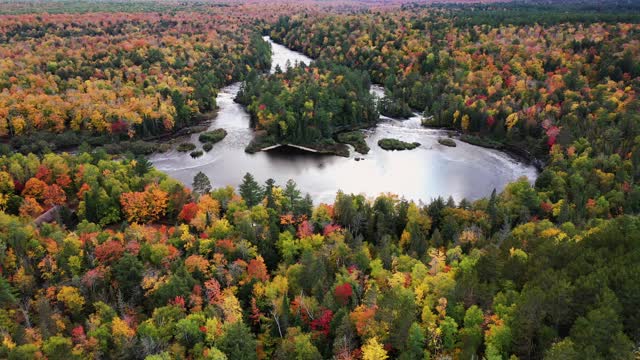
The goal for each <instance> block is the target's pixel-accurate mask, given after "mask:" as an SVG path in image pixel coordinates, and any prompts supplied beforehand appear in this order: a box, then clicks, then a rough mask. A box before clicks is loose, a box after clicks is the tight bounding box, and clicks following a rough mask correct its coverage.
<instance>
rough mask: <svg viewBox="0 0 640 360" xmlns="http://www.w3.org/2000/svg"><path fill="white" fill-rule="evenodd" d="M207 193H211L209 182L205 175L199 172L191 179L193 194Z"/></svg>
mask: <svg viewBox="0 0 640 360" xmlns="http://www.w3.org/2000/svg"><path fill="white" fill-rule="evenodd" d="M209 191H211V181H210V180H209V177H207V175H205V174H204V173H203V172H202V171H199V172H198V173H197V174H196V176H194V177H193V192H195V193H198V194H200V195H202V194H206V193H208V192H209Z"/></svg>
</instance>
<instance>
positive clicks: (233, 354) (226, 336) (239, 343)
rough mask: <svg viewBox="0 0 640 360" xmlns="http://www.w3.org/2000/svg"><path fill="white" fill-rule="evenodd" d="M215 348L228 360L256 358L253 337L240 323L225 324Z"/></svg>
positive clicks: (252, 359)
mask: <svg viewBox="0 0 640 360" xmlns="http://www.w3.org/2000/svg"><path fill="white" fill-rule="evenodd" d="M216 347H217V348H218V349H220V351H222V352H223V353H225V355H227V358H229V359H237V360H255V359H257V358H258V356H257V355H256V340H255V337H254V336H253V334H252V333H251V332H250V331H249V328H248V327H247V326H246V325H245V324H244V323H243V322H242V321H236V322H234V323H231V324H225V326H224V327H223V334H222V336H220V337H219V338H217V339H216Z"/></svg>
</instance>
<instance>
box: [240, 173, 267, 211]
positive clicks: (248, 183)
mask: <svg viewBox="0 0 640 360" xmlns="http://www.w3.org/2000/svg"><path fill="white" fill-rule="evenodd" d="M238 191H239V193H240V196H242V198H243V199H244V201H245V202H246V203H247V206H248V207H253V206H255V205H258V203H260V201H261V200H262V199H263V197H264V191H263V190H262V187H261V186H260V185H259V184H258V182H257V181H256V180H255V179H254V177H253V175H251V173H246V174H245V175H244V177H243V178H242V184H240V186H239V187H238Z"/></svg>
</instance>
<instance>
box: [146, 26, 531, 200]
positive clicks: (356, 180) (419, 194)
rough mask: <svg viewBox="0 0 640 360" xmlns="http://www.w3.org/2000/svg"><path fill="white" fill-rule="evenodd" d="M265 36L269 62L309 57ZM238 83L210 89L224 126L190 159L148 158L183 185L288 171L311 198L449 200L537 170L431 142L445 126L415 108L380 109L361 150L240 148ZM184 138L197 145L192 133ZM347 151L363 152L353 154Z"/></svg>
mask: <svg viewBox="0 0 640 360" xmlns="http://www.w3.org/2000/svg"><path fill="white" fill-rule="evenodd" d="M267 41H269V42H271V46H272V50H273V62H272V63H273V67H272V70H273V69H275V65H280V67H281V68H283V69H284V66H285V65H286V63H287V60H289V63H290V64H292V65H293V64H295V63H296V62H304V63H306V64H308V63H310V62H311V61H312V59H310V58H308V57H306V56H304V55H302V54H300V53H297V52H294V51H292V50H290V49H287V48H286V47H284V46H282V45H278V44H275V43H273V42H272V41H271V40H270V39H268V38H267ZM239 89H240V83H234V84H231V85H229V86H227V87H225V88H223V89H221V90H220V92H219V93H218V96H217V98H216V101H217V104H218V106H219V109H218V112H217V114H216V116H215V118H214V119H213V120H212V121H211V124H210V126H209V129H216V128H224V129H225V130H227V132H228V134H227V136H226V137H225V138H224V139H223V140H222V141H220V142H218V143H216V144H215V145H214V146H213V148H212V150H211V151H209V152H208V153H205V154H204V155H203V156H202V157H200V158H197V159H193V158H191V156H190V155H189V154H188V153H180V152H177V151H175V150H172V151H170V152H167V153H164V154H154V155H152V156H151V157H150V160H151V161H152V162H153V164H154V165H155V166H156V167H157V168H158V169H159V170H161V171H164V172H166V173H167V174H169V175H170V176H172V177H174V178H176V179H178V180H181V181H182V182H184V183H185V184H187V185H189V186H190V184H191V183H192V181H193V177H194V175H195V174H196V173H197V172H198V171H202V172H204V173H205V174H207V176H209V178H210V179H211V182H212V184H213V185H214V186H226V185H232V186H237V185H238V184H240V183H241V181H242V177H243V176H244V174H245V173H246V172H251V173H253V175H254V176H255V177H256V179H257V180H259V181H265V180H266V179H268V178H273V179H274V180H276V182H277V183H278V184H281V185H283V184H284V183H285V182H286V181H287V180H288V179H294V180H295V181H296V182H297V183H298V186H299V188H300V189H301V190H303V191H305V192H309V193H310V194H311V196H312V197H313V199H314V201H315V202H316V203H317V202H332V201H333V199H334V197H335V193H336V192H337V191H338V190H343V191H345V192H347V193H364V194H366V195H368V196H371V197H373V196H376V195H378V194H380V193H382V192H394V193H397V194H399V195H401V196H404V197H405V198H408V199H414V200H423V201H428V200H430V199H432V198H435V197H437V196H443V197H448V196H449V195H451V196H453V197H454V198H455V199H456V200H460V199H462V198H468V199H477V198H480V197H483V196H488V195H489V194H490V193H491V191H492V190H493V188H496V189H497V190H498V191H500V190H502V189H503V188H504V186H505V185H506V184H507V183H508V182H510V181H513V180H516V179H517V178H519V177H520V176H527V177H528V178H529V179H530V181H533V180H535V177H536V176H537V172H536V170H535V168H534V167H532V166H528V165H526V164H523V163H520V162H518V161H516V160H515V159H513V158H512V157H511V156H509V155H507V154H505V153H502V152H499V151H497V150H492V149H485V148H481V147H478V146H474V145H471V144H467V143H464V142H461V141H456V142H457V144H458V146H457V147H455V148H449V147H445V146H441V145H439V144H438V142H437V139H438V138H439V137H441V136H446V134H447V133H446V132H445V131H443V130H438V129H427V128H423V127H422V126H421V116H420V114H414V116H413V117H411V118H409V119H405V120H402V119H393V118H389V117H381V120H382V122H381V123H380V124H379V125H378V126H377V127H376V128H374V129H367V130H364V133H365V134H366V136H367V138H366V141H367V144H368V145H369V147H370V148H371V150H370V151H369V153H368V154H366V155H362V154H359V153H356V152H354V151H353V150H352V151H351V156H350V157H349V158H343V157H337V156H317V155H309V154H293V153H287V152H279V153H263V152H261V153H257V154H247V153H245V152H244V148H245V147H246V146H247V145H248V144H249V142H250V141H251V140H252V138H253V131H252V130H251V129H250V128H249V121H250V117H249V114H247V113H246V111H244V109H243V107H242V106H240V105H239V104H237V103H235V102H234V101H233V99H234V98H235V95H236V93H237V92H238V91H239ZM371 91H372V92H373V93H374V94H376V95H377V96H378V97H383V96H384V89H383V88H382V87H381V86H379V85H373V86H372V89H371ZM383 137H391V138H397V139H400V140H404V141H417V142H419V143H421V144H422V146H420V147H418V148H416V149H414V150H411V151H385V150H382V149H381V148H380V147H379V146H378V145H377V141H378V140H379V139H381V138H383ZM190 139H191V141H192V142H193V143H195V144H197V146H198V148H201V146H202V145H201V144H200V142H199V141H198V140H197V139H198V134H193V135H191V136H190ZM355 157H359V158H362V159H363V160H361V161H355V160H354V158H355Z"/></svg>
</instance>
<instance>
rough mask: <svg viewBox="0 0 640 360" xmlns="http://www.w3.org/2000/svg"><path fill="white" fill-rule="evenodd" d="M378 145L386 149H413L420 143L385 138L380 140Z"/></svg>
mask: <svg viewBox="0 0 640 360" xmlns="http://www.w3.org/2000/svg"><path fill="white" fill-rule="evenodd" d="M378 146H380V147H381V148H383V149H385V150H413V149H415V148H417V147H418V146H420V143H419V142H406V141H402V140H398V139H389V138H385V139H380V140H378Z"/></svg>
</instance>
